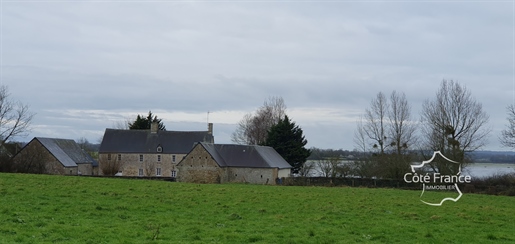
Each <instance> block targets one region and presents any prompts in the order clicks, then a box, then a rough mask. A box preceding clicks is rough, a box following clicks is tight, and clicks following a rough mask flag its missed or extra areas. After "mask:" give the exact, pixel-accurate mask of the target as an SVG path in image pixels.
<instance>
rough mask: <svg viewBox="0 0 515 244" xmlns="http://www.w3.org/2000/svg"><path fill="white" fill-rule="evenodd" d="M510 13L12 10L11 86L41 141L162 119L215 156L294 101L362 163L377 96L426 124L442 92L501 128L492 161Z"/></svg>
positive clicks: (393, 6)
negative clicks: (470, 103) (364, 119)
mask: <svg viewBox="0 0 515 244" xmlns="http://www.w3.org/2000/svg"><path fill="white" fill-rule="evenodd" d="M514 9H515V8H514V3H513V2H511V1H497V2H494V1H484V2H478V1H470V2H469V1H367V2H360V1H325V2H324V1H192V2H186V1H37V0H36V1H3V2H2V3H1V45H0V46H1V65H2V66H1V74H0V77H1V83H2V84H3V85H7V86H8V88H9V90H10V92H11V94H12V98H14V99H16V100H20V101H22V102H23V103H25V104H28V105H30V108H31V110H32V111H33V112H35V113H36V116H35V119H34V121H33V125H32V131H31V133H30V134H29V135H27V137H21V138H16V140H19V141H29V140H30V139H31V138H32V137H34V136H41V137H58V138H68V139H78V138H81V137H85V138H87V139H88V140H89V141H91V142H99V138H101V136H102V135H103V132H104V130H105V129H106V128H113V127H115V126H116V124H118V123H121V122H124V121H125V120H127V119H128V118H131V119H134V118H135V117H136V115H137V114H142V115H146V114H147V113H148V111H149V110H152V112H153V113H154V114H156V115H157V116H158V117H159V118H162V119H163V122H164V124H165V126H166V128H167V129H168V130H207V125H206V123H207V119H208V116H207V113H208V111H210V114H209V122H212V123H214V135H215V142H216V143H231V141H230V135H231V133H232V132H233V131H234V130H235V128H236V123H237V122H238V121H239V120H240V119H241V118H242V117H243V115H244V114H245V113H249V112H252V111H254V110H256V108H258V107H259V106H261V105H262V104H263V101H264V100H265V99H266V98H267V97H269V96H281V97H283V98H284V100H285V102H286V105H287V107H288V109H287V114H288V115H289V116H290V118H291V119H292V120H293V121H295V122H296V124H298V125H299V126H300V127H301V128H302V129H303V130H304V133H305V136H306V139H307V140H308V146H309V147H312V146H314V147H319V148H333V149H338V148H343V149H348V150H352V149H353V148H354V145H353V141H352V138H353V133H354V129H355V128H356V120H357V119H358V117H359V116H360V115H361V114H362V113H363V112H364V110H365V109H366V108H368V107H369V103H370V100H371V99H372V98H374V97H375V96H376V94H377V93H378V92H380V91H381V92H384V93H386V94H389V93H391V92H392V91H393V90H396V91H398V92H404V93H405V94H406V96H407V98H408V100H409V102H410V105H411V106H412V116H413V117H414V118H415V119H416V120H419V118H420V113H419V112H420V110H421V107H422V103H423V101H424V100H426V99H433V98H434V97H435V93H436V91H437V89H438V87H439V85H440V83H441V81H442V79H448V80H451V79H452V80H457V81H459V82H460V83H461V84H463V85H465V86H466V87H467V89H469V90H470V91H471V92H472V95H473V96H474V97H475V98H476V99H477V100H478V101H479V102H481V103H482V104H483V108H484V110H485V111H486V112H487V113H488V114H489V115H490V123H489V125H488V126H490V127H491V128H492V132H491V136H490V140H489V143H488V145H487V146H486V147H485V148H484V149H488V150H508V149H506V148H502V147H500V145H499V142H498V139H497V138H498V136H499V134H500V131H501V130H502V129H503V128H504V127H505V125H506V123H507V122H506V106H508V105H509V104H511V103H513V102H514V85H515V82H514V81H515V80H514V63H515V62H514V57H515V55H514V43H515V42H514V33H515V28H514V22H515V21H514Z"/></svg>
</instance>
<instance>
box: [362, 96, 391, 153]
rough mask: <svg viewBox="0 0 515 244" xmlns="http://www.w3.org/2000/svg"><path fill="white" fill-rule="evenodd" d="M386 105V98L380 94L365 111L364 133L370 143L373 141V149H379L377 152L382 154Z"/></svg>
mask: <svg viewBox="0 0 515 244" xmlns="http://www.w3.org/2000/svg"><path fill="white" fill-rule="evenodd" d="M387 109H388V104H387V100H386V97H385V96H384V94H383V93H382V92H379V93H378V94H377V97H376V98H375V99H373V100H372V102H371V103H370V109H366V110H365V121H364V124H363V126H364V128H363V129H364V130H363V131H364V132H365V134H366V135H367V136H368V138H370V139H371V140H372V141H374V145H373V147H374V148H377V149H379V152H380V153H381V155H382V154H384V150H385V147H386V146H387V145H386V144H385V142H386V139H387V137H386V132H387V131H386V116H387Z"/></svg>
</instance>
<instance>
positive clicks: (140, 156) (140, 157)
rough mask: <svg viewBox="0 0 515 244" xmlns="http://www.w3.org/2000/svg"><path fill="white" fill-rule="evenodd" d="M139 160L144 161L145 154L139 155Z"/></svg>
mask: <svg viewBox="0 0 515 244" xmlns="http://www.w3.org/2000/svg"><path fill="white" fill-rule="evenodd" d="M139 161H140V162H143V154H140V155H139Z"/></svg>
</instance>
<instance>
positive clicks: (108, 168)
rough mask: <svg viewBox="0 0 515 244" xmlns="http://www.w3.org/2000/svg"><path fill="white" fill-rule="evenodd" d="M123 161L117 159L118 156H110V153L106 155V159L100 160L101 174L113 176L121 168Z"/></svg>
mask: <svg viewBox="0 0 515 244" xmlns="http://www.w3.org/2000/svg"><path fill="white" fill-rule="evenodd" d="M122 166H123V163H122V161H121V160H118V157H114V158H111V156H110V155H107V159H105V158H103V160H101V161H100V166H99V167H100V170H101V171H102V174H103V175H108V176H114V175H116V173H118V171H120V169H121V168H122Z"/></svg>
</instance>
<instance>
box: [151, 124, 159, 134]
mask: <svg viewBox="0 0 515 244" xmlns="http://www.w3.org/2000/svg"><path fill="white" fill-rule="evenodd" d="M158 130H159V124H158V123H157V122H152V123H151V124H150V133H157V131H158Z"/></svg>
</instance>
